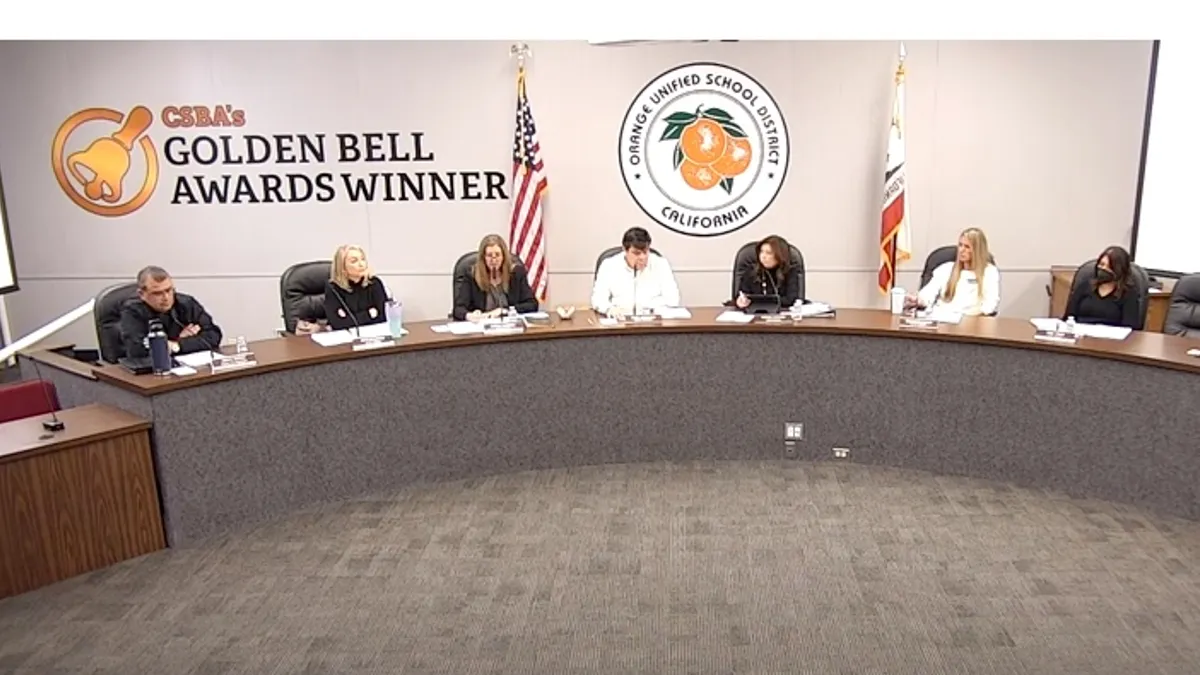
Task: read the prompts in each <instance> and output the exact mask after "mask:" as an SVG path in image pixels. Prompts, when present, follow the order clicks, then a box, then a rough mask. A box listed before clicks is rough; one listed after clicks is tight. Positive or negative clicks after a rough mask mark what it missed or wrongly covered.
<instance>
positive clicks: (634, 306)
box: [633, 267, 638, 317]
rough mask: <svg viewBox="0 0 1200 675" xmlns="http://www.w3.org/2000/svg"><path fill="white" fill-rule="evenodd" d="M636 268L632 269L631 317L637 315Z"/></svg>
mask: <svg viewBox="0 0 1200 675" xmlns="http://www.w3.org/2000/svg"><path fill="white" fill-rule="evenodd" d="M637 291H638V268H636V267H635V268H633V315H634V316H635V317H636V316H637V315H638V292H637Z"/></svg>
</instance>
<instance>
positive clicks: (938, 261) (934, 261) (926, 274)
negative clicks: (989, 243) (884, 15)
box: [921, 246, 996, 288]
mask: <svg viewBox="0 0 1200 675" xmlns="http://www.w3.org/2000/svg"><path fill="white" fill-rule="evenodd" d="M957 257H958V247H957V246H942V247H940V248H935V249H933V252H932V253H930V254H929V257H927V258H925V269H923V270H921V288H925V286H926V285H927V284H928V283H929V281H930V280H931V279H933V271H934V270H936V269H937V268H939V267H941V266H942V265H945V264H946V263H948V262H954V260H955V259H956V258H957ZM988 262H990V263H992V264H993V265H995V264H996V256H995V254H993V253H989V254H988Z"/></svg>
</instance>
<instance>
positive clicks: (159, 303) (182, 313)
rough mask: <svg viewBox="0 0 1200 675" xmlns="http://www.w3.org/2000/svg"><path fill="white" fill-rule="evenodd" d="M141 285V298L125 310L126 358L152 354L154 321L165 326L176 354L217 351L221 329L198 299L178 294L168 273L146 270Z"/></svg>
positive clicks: (152, 268)
mask: <svg viewBox="0 0 1200 675" xmlns="http://www.w3.org/2000/svg"><path fill="white" fill-rule="evenodd" d="M137 284H138V297H136V298H133V299H130V300H128V301H126V302H125V305H124V306H123V307H122V308H121V343H122V344H123V345H124V346H125V355H126V356H129V357H134V358H137V357H144V356H147V355H148V354H149V353H150V350H149V348H148V347H147V345H146V336H147V334H149V332H150V322H151V321H153V320H157V321H159V322H161V323H162V327H163V330H164V331H165V332H166V334H167V344H168V345H169V346H170V348H171V353H172V354H190V353H192V352H201V351H206V350H209V351H216V350H217V348H218V347H219V346H220V344H221V328H220V327H219V326H217V325H216V324H215V323H213V320H212V317H211V316H209V315H208V312H207V311H205V309H204V306H203V305H201V304H200V303H199V302H198V301H197V300H196V299H195V298H193V297H192V296H190V295H186V294H184V293H176V292H175V283H174V281H173V280H172V279H171V275H170V274H167V271H166V270H164V269H163V268H161V267H155V266H153V265H152V266H150V267H146V268H144V269H143V270H142V271H141V272H138V276H137Z"/></svg>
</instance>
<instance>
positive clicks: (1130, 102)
mask: <svg viewBox="0 0 1200 675" xmlns="http://www.w3.org/2000/svg"><path fill="white" fill-rule="evenodd" d="M531 46H532V47H533V52H534V57H533V60H532V61H531V62H530V64H529V85H528V86H529V95H530V97H531V101H532V104H533V111H534V115H535V118H536V120H537V122H538V124H539V130H540V134H541V141H542V145H543V148H544V156H545V159H546V163H547V167H548V171H549V177H550V184H551V187H550V194H549V196H548V202H547V213H546V217H547V230H548V236H549V259H550V267H551V281H550V284H551V294H552V297H551V299H552V302H557V303H578V304H582V303H584V302H586V298H587V295H588V290H589V286H590V282H591V273H592V268H593V264H594V260H595V256H596V254H597V253H598V252H599V251H600V250H601V249H603V248H605V247H607V246H611V245H615V244H617V243H619V240H620V235H621V232H622V231H623V230H624V229H625V228H626V227H628V226H630V225H633V224H642V225H645V226H647V227H648V229H649V230H650V231H651V234H652V235H653V236H654V240H655V247H656V248H660V249H661V250H662V251H664V252H665V253H666V254H667V255H669V257H670V258H671V261H672V263H673V264H674V266H675V267H676V269H677V270H678V272H679V280H680V285H681V287H682V290H683V293H684V297H685V301H686V302H689V303H692V304H704V305H712V304H717V303H719V302H720V301H722V300H723V299H724V298H725V294H726V293H727V292H728V286H729V267H730V263H731V259H732V256H733V253H734V251H735V250H736V249H737V247H738V246H739V245H741V244H742V243H744V242H746V241H749V240H751V239H756V238H760V237H762V236H765V235H766V234H769V233H779V234H783V235H784V236H786V237H787V238H789V239H790V240H792V241H793V242H794V243H796V244H797V245H798V246H800V247H801V249H802V250H803V251H804V253H805V257H806V260H807V264H808V270H809V272H808V289H809V295H810V296H811V297H815V298H819V299H824V300H827V301H831V302H834V303H836V304H839V305H843V306H883V305H884V302H883V300H882V298H881V297H880V296H879V294H878V291H877V290H876V289H875V276H876V269H877V265H878V247H877V238H878V229H879V224H878V220H879V215H878V210H879V204H880V199H881V197H880V191H881V183H882V171H883V162H884V153H885V140H886V130H887V128H886V124H887V120H888V115H889V113H890V95H891V79H892V74H893V70H894V62H895V52H896V44H895V43H892V42H742V43H706V44H691V43H680V44H667V45H650V46H639V47H599V46H589V45H587V44H586V43H583V42H547V43H533V44H532V45H531ZM508 47H509V44H508V43H500V42H423V43H422V42H410V43H401V42H392V43H389V42H363V43H338V42H321V43H299V42H297V43H282V42H272V43H219V42H214V43H187V42H182V43H165V42H164V43H47V42H26V43H17V42H9V43H3V44H0V63H3V64H4V68H3V70H2V72H0V91H4V92H19V93H20V95H17V96H0V167H2V168H3V171H4V177H5V187H6V192H7V197H8V214H9V221H10V228H11V231H12V237H13V244H14V247H15V251H16V255H17V264H18V268H19V270H18V271H19V274H20V277H21V284H22V290H21V291H20V292H18V293H17V294H15V295H13V296H11V297H10V298H9V300H8V308H9V314H10V318H11V320H12V324H13V328H14V332H15V333H16V334H17V335H23V334H25V333H28V332H29V331H31V330H33V329H35V328H36V327H38V326H40V325H41V324H43V323H45V322H46V321H48V320H50V319H52V318H53V317H55V316H57V315H59V314H61V313H63V312H65V311H67V310H69V309H71V308H73V307H75V306H77V305H78V304H79V303H80V302H82V301H83V300H84V299H86V298H87V297H88V296H89V295H91V294H94V293H95V292H97V291H98V290H100V289H101V288H103V287H104V286H107V285H109V284H113V283H118V282H122V281H126V280H129V279H131V278H132V277H133V275H134V273H135V272H136V271H137V269H138V268H140V267H141V266H143V265H146V264H151V263H153V264H159V265H163V266H164V267H166V268H167V269H168V270H170V271H171V272H172V273H173V275H174V276H175V277H176V281H177V285H178V287H179V288H180V290H182V291H184V292H187V293H191V294H193V295H195V296H197V297H198V298H199V299H200V300H201V301H202V302H203V303H204V304H205V305H206V306H207V307H208V308H209V310H210V311H211V312H212V313H213V315H214V316H215V317H216V319H217V321H218V322H219V323H220V324H221V325H222V327H223V328H224V329H225V332H226V334H227V335H230V336H232V335H237V334H242V335H245V336H247V337H248V338H251V339H254V338H259V337H267V336H269V335H270V334H272V332H273V331H274V329H275V328H277V327H278V326H279V325H280V320H279V295H278V277H279V274H280V273H281V272H282V271H283V269H284V268H285V267H287V266H288V265H289V264H291V263H293V262H297V261H301V260H308V259H316V258H329V257H330V256H331V254H332V252H333V249H334V248H335V247H336V246H337V245H338V244H339V243H342V242H348V241H356V242H359V243H362V244H364V245H366V246H367V247H368V253H369V256H370V258H371V261H372V263H373V265H374V266H375V267H376V269H377V270H378V271H379V272H381V274H382V275H383V276H384V278H385V280H386V281H387V282H388V283H389V285H390V286H391V287H392V288H393V289H394V291H395V292H396V294H397V295H401V296H402V297H403V298H404V300H405V302H406V306H407V316H408V317H410V318H413V319H421V318H433V317H439V316H444V315H445V312H446V311H447V309H448V308H449V304H450V280H449V270H450V267H451V265H452V264H453V262H454V260H455V259H456V258H457V257H458V255H460V254H461V253H462V252H464V251H466V250H469V249H473V248H474V247H475V245H476V243H477V242H478V240H479V238H480V237H481V236H482V235H483V234H485V233H488V232H492V231H498V232H501V233H503V234H507V209H508V205H507V203H505V202H502V201H474V202H468V201H440V202H432V201H425V202H408V203H382V202H376V203H372V204H363V203H357V204H356V203H352V202H350V201H348V200H347V199H345V198H343V197H341V196H339V198H338V199H336V200H335V201H333V202H330V203H318V202H316V201H309V202H306V203H301V204H282V205H280V204H272V205H266V204H250V205H207V206H205V205H198V206H187V205H173V204H171V203H170V202H171V196H172V192H173V188H174V184H175V181H176V179H177V178H178V177H179V176H180V175H191V174H192V173H197V172H200V173H204V174H206V175H209V176H216V175H220V173H221V171H222V168H221V167H218V166H212V167H187V168H182V169H181V168H179V167H175V166H172V165H170V164H168V163H166V162H164V161H161V157H162V154H163V150H164V148H163V145H164V143H165V140H166V139H167V138H168V137H170V136H173V135H178V136H186V137H189V138H190V137H193V136H196V135H200V134H210V135H218V134H222V133H226V134H232V135H234V136H235V137H240V136H241V135H243V134H264V135H270V134H279V133H306V134H316V133H326V134H328V135H330V136H332V135H333V134H336V133H339V132H356V133H359V134H361V133H363V132H370V131H380V132H386V131H397V132H402V133H403V134H405V135H407V134H408V133H409V132H413V131H420V132H423V133H424V141H425V149H426V150H427V151H432V152H433V153H434V154H435V159H434V161H432V162H428V163H424V164H422V165H419V166H414V165H413V164H412V163H410V164H409V165H407V166H406V165H404V164H385V165H376V166H368V165H365V164H362V163H358V164H346V165H342V166H337V165H331V166H324V167H321V166H315V165H314V166H296V165H292V166H267V167H265V168H262V169H261V171H262V172H267V173H282V172H285V171H289V170H298V171H300V172H302V173H306V174H309V175H312V174H315V173H318V172H320V171H332V172H334V173H339V172H342V171H351V172H355V173H358V174H366V173H368V172H370V171H372V170H375V171H378V170H390V171H416V170H435V171H440V172H447V171H499V172H501V173H503V174H507V173H508V172H509V170H510V157H511V155H510V153H511V146H512V133H513V131H512V125H513V116H514V93H515V86H514V85H515V82H514V76H515V69H514V64H513V63H512V62H511V60H510V59H509V57H508ZM907 48H908V60H907V67H908V111H907V112H908V144H909V145H908V166H909V168H908V186H909V187H908V189H909V193H908V195H909V200H910V215H911V218H912V227H913V233H914V235H913V244H914V247H915V249H916V259H915V260H913V261H910V262H909V263H907V264H906V265H905V266H904V267H903V268H902V271H901V275H900V284H901V285H905V286H909V287H911V286H912V285H913V284H914V283H915V280H916V277H917V275H918V274H919V270H920V267H921V263H922V261H923V258H924V256H925V254H926V253H927V252H928V251H930V250H932V249H933V248H936V247H937V246H940V245H944V244H948V243H953V242H954V240H955V237H956V235H957V233H958V232H959V231H960V230H961V229H962V228H964V227H966V226H970V225H975V226H980V227H983V228H984V229H985V230H986V231H987V232H988V234H989V236H990V239H991V244H992V249H993V251H994V253H995V255H996V257H997V259H998V262H999V264H1000V267H1001V269H1002V271H1003V274H1004V288H1003V295H1004V300H1003V303H1002V306H1001V313H1002V314H1005V315H1016V316H1027V315H1034V314H1039V313H1044V312H1045V311H1046V308H1047V299H1046V294H1045V290H1044V287H1045V284H1046V282H1047V281H1048V278H1049V276H1048V271H1047V270H1048V267H1049V266H1050V265H1053V264H1074V263H1076V262H1078V261H1080V260H1084V259H1086V258H1088V257H1090V256H1093V255H1095V254H1096V253H1097V252H1098V251H1099V250H1100V249H1101V248H1103V247H1104V246H1106V245H1108V244H1112V243H1117V244H1124V245H1126V246H1128V244H1129V229H1130V224H1131V218H1132V213H1133V206H1134V195H1135V191H1136V182H1137V168H1138V154H1139V150H1140V143H1141V130H1142V121H1143V113H1144V105H1145V95H1146V87H1147V79H1148V69H1149V55H1150V43H1149V42H1085V41H1070V42H916V43H908V44H907ZM696 60H710V61H718V62H722V63H727V64H729V65H732V66H735V67H737V68H739V69H741V70H744V71H746V72H747V73H749V74H750V75H752V76H753V77H754V78H755V79H757V80H758V81H759V82H761V83H762V84H763V85H764V86H765V87H767V88H768V89H769V90H770V92H771V93H772V95H773V96H774V98H775V100H776V101H777V102H778V103H779V105H780V106H781V108H782V110H783V112H784V114H785V115H786V118H787V124H788V128H789V132H790V137H791V148H792V154H791V166H790V171H789V175H788V178H787V181H786V183H785V184H784V186H783V190H782V192H781V194H780V196H779V197H778V199H776V200H775V202H774V204H773V205H772V206H771V208H770V209H769V210H768V211H767V212H766V214H765V215H763V216H762V217H761V218H759V219H758V220H757V221H755V222H754V223H752V224H751V225H750V226H748V227H746V228H744V229H742V230H739V231H737V232H735V233H732V234H729V235H726V236H721V237H711V238H700V237H688V236H683V235H679V234H675V233H672V232H670V231H668V230H667V229H665V228H663V227H661V226H659V225H657V224H654V223H651V222H650V221H648V219H647V218H646V216H645V215H644V214H643V213H642V211H641V210H640V209H639V208H638V206H637V205H636V204H635V203H634V202H633V201H632V200H631V199H630V197H629V195H628V193H627V191H626V189H625V186H624V183H623V182H622V179H621V174H620V170H619V165H618V160H617V153H616V152H615V148H616V145H617V135H618V131H619V128H620V125H621V120H622V117H623V115H624V114H625V111H626V108H627V107H628V106H629V103H630V101H631V100H632V99H633V97H634V96H635V94H637V92H638V91H639V90H640V89H641V88H642V86H643V85H645V84H646V83H647V82H649V81H650V80H651V79H653V78H654V77H655V76H657V75H658V74H659V73H660V72H662V71H664V70H667V69H668V68H671V67H673V66H676V65H679V64H682V63H686V62H689V61H696ZM139 104H140V105H145V106H147V107H148V108H149V109H150V110H151V111H153V112H154V115H155V118H154V122H153V124H152V125H151V127H150V129H149V131H148V132H147V135H148V136H149V137H150V138H151V139H153V141H154V143H155V144H156V148H157V152H158V155H159V156H160V167H159V168H160V179H159V183H158V186H157V189H156V190H155V192H154V194H153V196H152V197H151V198H150V200H149V202H148V203H146V204H145V206H143V207H142V208H140V209H139V210H137V211H135V212H133V213H132V214H130V215H126V216H124V217H120V218H102V217H99V216H95V215H92V214H90V213H88V212H85V211H84V210H83V209H81V208H80V207H79V206H77V205H76V204H75V203H73V202H72V201H71V200H69V199H68V198H67V196H66V195H65V193H64V191H63V190H62V189H61V188H60V186H59V184H58V182H57V181H56V179H55V176H54V173H53V171H52V169H51V166H52V163H53V162H52V160H51V143H52V140H53V138H54V137H55V133H56V130H57V129H58V127H59V125H60V124H62V123H63V121H64V120H66V119H67V118H68V117H69V116H70V115H72V114H73V113H75V112H76V111H78V110H80V109H84V108H88V107H92V106H98V107H108V108H113V109H116V110H119V111H122V112H128V111H129V110H130V109H131V108H132V107H133V106H135V105H139ZM186 104H196V105H207V106H215V105H221V104H230V105H232V106H234V107H235V108H238V109H242V110H244V111H245V116H246V118H245V119H246V123H245V125H244V126H243V127H240V128H236V129H207V130H198V129H174V130H173V129H168V128H166V127H165V126H164V125H163V121H162V119H161V117H160V113H161V111H162V109H163V108H164V107H167V106H180V105H186ZM87 128H91V129H93V130H95V131H94V132H92V133H91V134H90V136H89V134H88V133H84V129H87ZM111 131H112V127H111V125H110V126H109V127H105V126H104V124H103V123H99V122H97V123H93V126H92V127H81V128H80V131H79V132H77V133H76V134H75V135H73V136H72V141H71V143H72V145H71V147H70V148H68V151H70V150H74V149H83V148H84V147H86V145H87V142H88V141H89V140H90V139H91V138H95V137H96V135H97V134H107V133H110V132H111ZM134 154H135V156H137V153H136V152H135V153H134ZM329 159H333V158H332V157H331V158H329ZM234 169H235V170H236V171H238V172H249V173H258V172H260V169H258V168H252V167H246V166H241V167H234ZM143 173H144V162H142V161H141V160H136V161H135V162H134V164H133V166H132V167H131V169H130V177H129V179H128V180H127V181H126V189H127V190H136V189H137V187H138V186H139V185H140V181H141V176H142V175H143ZM506 189H507V188H506ZM63 337H66V338H69V339H74V340H76V341H77V342H78V343H80V344H94V343H95V338H94V334H93V331H92V328H91V326H90V324H88V323H87V322H79V323H77V324H76V325H75V326H74V327H72V329H69V330H68V331H67V332H66V333H65V334H64V335H63Z"/></svg>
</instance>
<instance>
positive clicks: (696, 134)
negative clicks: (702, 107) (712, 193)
mask: <svg viewBox="0 0 1200 675" xmlns="http://www.w3.org/2000/svg"><path fill="white" fill-rule="evenodd" d="M727 139H728V135H727V134H726V133H725V130H724V129H722V128H721V125H720V124H717V123H716V122H714V121H712V120H710V119H706V118H703V117H701V118H700V119H698V120H696V121H695V122H692V123H691V124H689V125H687V127H685V128H684V130H683V133H682V134H680V136H679V147H680V149H682V150H683V156H684V157H686V158H687V159H690V160H691V161H692V162H694V163H696V164H701V165H706V164H712V163H713V162H715V161H717V160H718V159H720V158H721V155H722V154H724V153H725V146H726V145H728V143H727Z"/></svg>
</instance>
